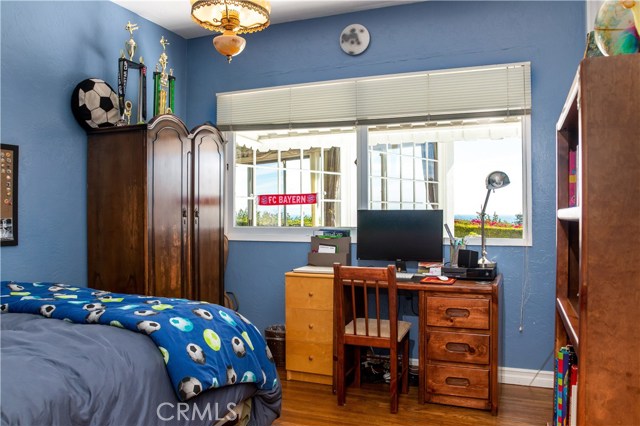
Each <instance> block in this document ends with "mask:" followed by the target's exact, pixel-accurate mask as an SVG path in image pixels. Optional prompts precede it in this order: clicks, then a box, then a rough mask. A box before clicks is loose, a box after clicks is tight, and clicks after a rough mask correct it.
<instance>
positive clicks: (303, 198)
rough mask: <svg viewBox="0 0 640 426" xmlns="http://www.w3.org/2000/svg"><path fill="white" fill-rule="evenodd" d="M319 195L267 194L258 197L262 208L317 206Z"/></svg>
mask: <svg viewBox="0 0 640 426" xmlns="http://www.w3.org/2000/svg"><path fill="white" fill-rule="evenodd" d="M317 201H318V193H314V194H266V195H259V196H258V205H260V206H282V205H291V204H315V203H316V202H317Z"/></svg>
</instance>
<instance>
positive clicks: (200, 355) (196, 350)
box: [187, 343, 206, 364]
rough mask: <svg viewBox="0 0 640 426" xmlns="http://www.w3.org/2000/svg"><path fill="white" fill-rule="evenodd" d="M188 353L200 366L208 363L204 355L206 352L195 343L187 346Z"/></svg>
mask: <svg viewBox="0 0 640 426" xmlns="http://www.w3.org/2000/svg"><path fill="white" fill-rule="evenodd" d="M187 353H188V354H189V356H190V357H191V359H192V360H193V361H194V362H197V363H198V364H204V363H205V361H206V357H205V355H204V351H203V350H202V348H201V347H200V346H198V345H196V344H195V343H189V344H188V345H187Z"/></svg>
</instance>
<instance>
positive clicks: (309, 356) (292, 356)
mask: <svg viewBox="0 0 640 426" xmlns="http://www.w3.org/2000/svg"><path fill="white" fill-rule="evenodd" d="M287 332H288V331H287ZM287 370H293V371H303V372H306V373H315V374H325V375H332V374H333V345H331V344H329V345H327V344H321V343H309V342H299V341H290V340H289V339H287Z"/></svg>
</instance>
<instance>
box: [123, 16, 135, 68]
mask: <svg viewBox="0 0 640 426" xmlns="http://www.w3.org/2000/svg"><path fill="white" fill-rule="evenodd" d="M124 29H125V30H127V31H129V40H127V41H126V42H125V43H124V48H125V51H126V52H127V53H128V54H129V60H130V61H133V55H135V53H136V47H137V44H136V42H135V40H134V39H133V32H134V31H135V30H137V29H138V24H132V23H131V21H128V22H127V25H126V26H125V27H124Z"/></svg>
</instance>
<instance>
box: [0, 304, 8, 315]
mask: <svg viewBox="0 0 640 426" xmlns="http://www.w3.org/2000/svg"><path fill="white" fill-rule="evenodd" d="M0 312H2V313H3V314H4V313H5V312H9V304H8V303H3V304H2V305H0Z"/></svg>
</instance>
